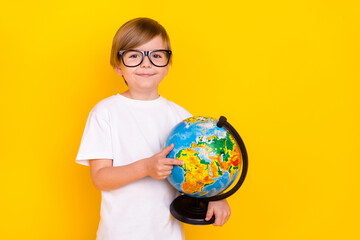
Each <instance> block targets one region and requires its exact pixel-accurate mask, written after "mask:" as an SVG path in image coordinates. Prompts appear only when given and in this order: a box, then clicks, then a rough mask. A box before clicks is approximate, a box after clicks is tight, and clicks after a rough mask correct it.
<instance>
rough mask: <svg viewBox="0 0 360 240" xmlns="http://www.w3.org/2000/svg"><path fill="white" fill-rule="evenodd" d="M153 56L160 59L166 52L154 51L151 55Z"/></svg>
mask: <svg viewBox="0 0 360 240" xmlns="http://www.w3.org/2000/svg"><path fill="white" fill-rule="evenodd" d="M151 57H152V58H157V59H160V58H163V57H164V54H163V53H153V54H152V55H151Z"/></svg>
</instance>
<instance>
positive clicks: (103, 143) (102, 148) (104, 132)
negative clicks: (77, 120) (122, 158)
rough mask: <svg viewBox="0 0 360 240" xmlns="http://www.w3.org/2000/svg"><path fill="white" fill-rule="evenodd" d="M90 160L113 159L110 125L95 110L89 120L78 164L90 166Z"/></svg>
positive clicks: (77, 160)
mask: <svg viewBox="0 0 360 240" xmlns="http://www.w3.org/2000/svg"><path fill="white" fill-rule="evenodd" d="M89 159H113V152H112V142H111V127H110V124H109V122H108V121H107V120H105V117H103V116H100V115H99V114H98V113H96V111H94V110H92V111H91V112H90V114H89V117H88V119H87V122H86V125H85V130H84V133H83V136H82V138H81V143H80V148H79V152H78V154H77V156H76V162H77V163H79V164H83V165H86V166H89V165H90V164H89Z"/></svg>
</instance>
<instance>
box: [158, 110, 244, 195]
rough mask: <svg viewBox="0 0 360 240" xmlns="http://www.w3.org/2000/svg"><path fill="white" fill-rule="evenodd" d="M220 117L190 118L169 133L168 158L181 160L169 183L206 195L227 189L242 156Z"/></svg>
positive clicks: (234, 176) (178, 188) (167, 141)
mask: <svg viewBox="0 0 360 240" xmlns="http://www.w3.org/2000/svg"><path fill="white" fill-rule="evenodd" d="M217 122H218V120H216V119H214V118H210V117H191V118H187V119H185V120H184V121H182V122H180V123H179V124H177V125H176V126H175V127H174V128H173V129H172V131H171V132H170V134H169V136H168V138H167V139H166V142H165V147H167V146H169V145H171V144H172V143H174V148H173V150H172V151H171V152H170V153H169V154H168V156H167V157H168V158H175V159H180V160H183V161H184V162H185V164H184V165H182V166H177V165H175V166H174V168H173V170H172V173H171V174H170V175H169V176H168V178H167V179H168V181H169V182H170V184H171V185H172V186H173V187H174V188H176V189H177V190H178V191H180V192H181V193H184V194H185V195H188V196H191V197H196V198H205V197H212V196H216V195H218V194H220V193H222V192H223V191H225V190H226V189H227V188H228V187H229V186H230V185H231V184H232V183H233V181H234V180H235V179H236V177H237V175H238V173H239V168H240V169H241V167H242V155H241V150H240V147H239V146H238V143H237V142H236V140H235V138H234V137H233V136H232V135H231V134H230V133H229V131H228V130H226V129H225V128H220V127H218V126H217Z"/></svg>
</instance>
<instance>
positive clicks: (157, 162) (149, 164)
mask: <svg viewBox="0 0 360 240" xmlns="http://www.w3.org/2000/svg"><path fill="white" fill-rule="evenodd" d="M173 148H174V144H171V145H170V146H168V147H166V148H165V149H164V150H162V151H161V152H159V153H158V154H155V155H154V156H152V157H150V158H147V159H145V160H146V161H145V165H146V169H147V172H148V175H149V176H150V177H152V178H155V179H157V180H164V179H165V178H167V177H168V176H169V175H170V174H171V171H172V169H173V165H183V164H184V161H181V160H176V159H172V158H166V156H167V155H168V154H169V152H170V151H171V150H172V149H173Z"/></svg>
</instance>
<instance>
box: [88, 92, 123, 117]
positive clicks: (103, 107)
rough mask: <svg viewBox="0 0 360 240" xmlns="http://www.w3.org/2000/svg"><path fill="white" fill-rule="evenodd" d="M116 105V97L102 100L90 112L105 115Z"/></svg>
mask: <svg viewBox="0 0 360 240" xmlns="http://www.w3.org/2000/svg"><path fill="white" fill-rule="evenodd" d="M116 105H117V97H116V95H112V96H110V97H107V98H104V99H103V100H101V101H100V102H98V103H97V104H96V105H95V106H94V107H93V108H92V109H91V112H96V113H97V114H101V115H104V114H105V115H106V114H107V113H108V112H109V111H111V109H113V108H114V107H115V106H116Z"/></svg>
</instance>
